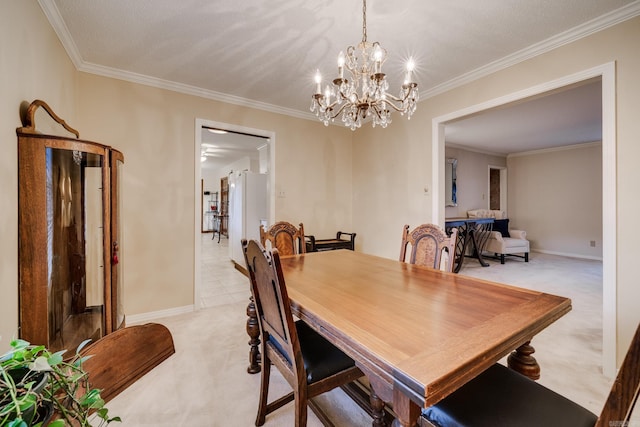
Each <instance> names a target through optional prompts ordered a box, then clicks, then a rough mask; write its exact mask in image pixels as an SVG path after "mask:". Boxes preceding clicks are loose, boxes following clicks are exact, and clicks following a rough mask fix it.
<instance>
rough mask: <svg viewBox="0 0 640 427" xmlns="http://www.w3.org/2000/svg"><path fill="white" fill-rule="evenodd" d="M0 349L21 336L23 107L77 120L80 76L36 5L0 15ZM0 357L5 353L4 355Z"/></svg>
mask: <svg viewBox="0 0 640 427" xmlns="http://www.w3.org/2000/svg"><path fill="white" fill-rule="evenodd" d="M0 94H1V95H0V147H1V151H2V155H0V212H2V213H1V214H0V260H1V261H0V263H1V266H0V337H2V340H1V341H0V349H2V348H5V347H7V346H8V343H9V341H10V340H11V339H12V338H14V337H17V336H18V332H17V331H18V208H17V206H18V152H17V137H16V128H18V127H20V126H21V124H20V114H19V111H20V104H21V103H23V102H27V103H30V102H31V101H33V100H34V99H36V98H40V99H43V100H45V101H46V102H48V103H49V105H51V107H52V108H55V110H56V111H57V112H58V114H59V115H60V116H61V117H62V118H63V119H65V120H67V121H68V122H69V123H75V121H76V108H75V107H76V102H75V101H76V97H77V92H76V73H75V71H74V68H73V65H72V64H71V61H69V59H68V57H67V55H66V53H65V51H64V49H63V48H62V45H61V44H60V42H59V41H58V38H57V37H56V35H55V33H54V32H53V30H52V29H51V26H50V25H49V22H48V21H47V19H46V18H45V16H44V14H43V13H42V11H41V9H40V7H39V6H38V3H37V2H36V1H22V0H20V1H18V0H11V1H3V2H2V13H0ZM0 352H1V351H0Z"/></svg>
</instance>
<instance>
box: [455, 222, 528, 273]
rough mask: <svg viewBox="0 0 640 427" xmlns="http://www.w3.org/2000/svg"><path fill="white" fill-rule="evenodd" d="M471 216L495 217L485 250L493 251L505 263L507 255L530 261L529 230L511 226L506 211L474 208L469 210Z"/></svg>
mask: <svg viewBox="0 0 640 427" xmlns="http://www.w3.org/2000/svg"><path fill="white" fill-rule="evenodd" d="M467 216H468V217H469V218H494V219H495V221H494V223H493V230H492V231H491V232H490V235H489V237H488V239H487V242H486V244H485V247H484V251H485V252H488V253H493V255H494V257H495V258H496V259H500V264H504V261H505V257H506V256H514V257H519V258H523V259H524V262H529V251H530V245H529V241H528V240H527V232H526V231H524V230H515V229H510V228H509V219H508V218H507V215H506V213H505V212H504V211H501V210H490V209H474V210H470V211H467Z"/></svg>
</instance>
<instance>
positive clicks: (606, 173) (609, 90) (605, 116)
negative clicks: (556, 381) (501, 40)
mask: <svg viewBox="0 0 640 427" xmlns="http://www.w3.org/2000/svg"><path fill="white" fill-rule="evenodd" d="M593 78H599V79H601V91H602V234H603V235H602V243H603V245H602V246H603V248H602V258H603V261H602V279H603V286H602V370H603V373H604V374H605V375H606V376H607V377H609V378H613V377H614V376H615V374H616V360H617V354H616V353H617V306H616V288H617V271H616V253H617V235H616V233H617V204H616V193H617V182H616V175H617V167H616V83H615V63H614V62H610V63H606V64H603V65H600V66H597V67H594V68H591V69H588V70H584V71H582V72H578V73H575V74H572V75H569V76H566V77H563V78H560V79H557V80H553V81H549V82H546V83H543V84H540V85H537V86H534V87H531V88H528V89H525V90H522V91H519V92H515V93H511V94H508V95H505V96H502V97H499V98H496V99H493V100H489V101H486V102H483V103H481V104H478V105H473V106H470V107H467V108H464V109H461V110H458V111H455V112H452V113H449V114H446V115H443V116H440V117H435V118H434V119H433V120H432V156H431V159H432V182H433V183H434V184H435V183H439V185H433V186H432V187H433V191H432V193H431V201H432V221H433V222H434V223H436V224H441V225H443V224H444V210H445V209H444V207H445V203H444V194H443V192H444V188H443V187H444V171H443V167H442V164H444V146H445V125H446V123H448V122H451V121H453V120H456V119H460V118H462V117H466V116H469V115H472V114H477V113H479V112H482V111H485V110H489V109H492V108H496V107H500V106H504V105H507V104H509V103H513V102H517V101H522V100H526V99H527V98H530V97H533V96H537V95H540V94H544V93H546V92H549V91H552V90H557V89H560V88H563V87H566V86H569V85H573V84H577V83H580V82H583V81H586V80H589V79H593ZM441 187H442V188H441Z"/></svg>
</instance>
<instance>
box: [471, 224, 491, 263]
mask: <svg viewBox="0 0 640 427" xmlns="http://www.w3.org/2000/svg"><path fill="white" fill-rule="evenodd" d="M469 234H470V235H471V245H472V247H473V253H474V255H475V256H476V258H478V262H479V263H480V265H481V266H483V267H489V263H488V262H486V261H485V260H484V259H482V253H481V252H480V250H479V249H478V244H477V242H476V233H475V230H469Z"/></svg>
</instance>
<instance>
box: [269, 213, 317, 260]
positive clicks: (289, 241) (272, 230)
mask: <svg viewBox="0 0 640 427" xmlns="http://www.w3.org/2000/svg"><path fill="white" fill-rule="evenodd" d="M267 242H269V244H270V245H271V247H272V248H276V249H278V252H279V254H280V256H286V255H296V254H302V253H305V252H306V251H307V248H306V246H307V245H306V243H305V240H304V226H303V225H302V223H300V225H299V226H298V227H296V226H295V225H293V224H291V223H289V222H286V221H278V222H276V223H275V224H273V225H272V226H271V227H269V228H267V229H266V230H265V228H264V226H263V225H260V243H261V244H262V246H264V247H267Z"/></svg>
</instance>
